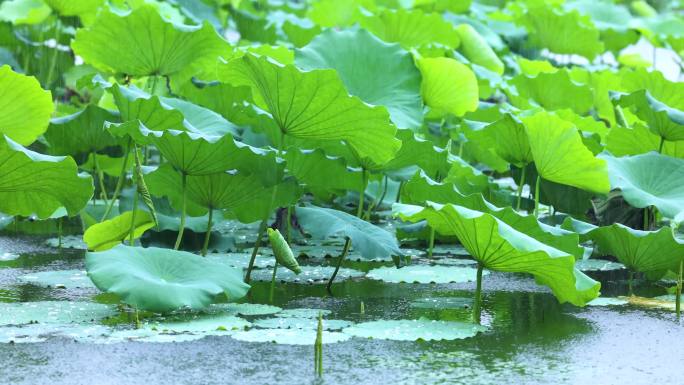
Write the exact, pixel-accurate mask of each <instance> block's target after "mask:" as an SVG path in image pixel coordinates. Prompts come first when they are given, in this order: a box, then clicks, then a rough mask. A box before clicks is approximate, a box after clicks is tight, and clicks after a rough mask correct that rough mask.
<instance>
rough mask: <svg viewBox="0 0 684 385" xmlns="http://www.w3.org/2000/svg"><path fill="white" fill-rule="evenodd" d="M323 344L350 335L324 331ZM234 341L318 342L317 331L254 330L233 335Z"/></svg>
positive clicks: (341, 339) (339, 340)
mask: <svg viewBox="0 0 684 385" xmlns="http://www.w3.org/2000/svg"><path fill="white" fill-rule="evenodd" d="M322 336H323V339H322V342H323V343H324V344H334V343H337V342H343V341H346V340H348V339H349V338H350V336H349V335H347V334H343V333H337V332H328V331H324V332H323V334H322ZM231 337H233V338H234V339H236V340H238V341H244V342H271V343H275V344H282V345H313V344H314V342H315V341H316V330H308V329H252V330H248V331H244V332H236V333H233V334H232V335H231Z"/></svg>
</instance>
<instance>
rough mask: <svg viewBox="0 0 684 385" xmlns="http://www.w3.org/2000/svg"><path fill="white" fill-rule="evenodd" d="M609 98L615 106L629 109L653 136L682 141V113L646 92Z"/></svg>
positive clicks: (683, 128) (683, 112)
mask: <svg viewBox="0 0 684 385" xmlns="http://www.w3.org/2000/svg"><path fill="white" fill-rule="evenodd" d="M611 96H612V98H613V102H614V103H615V104H616V105H620V106H622V107H631V109H632V111H634V113H635V114H636V115H637V116H638V117H639V119H641V120H643V121H644V122H646V123H647V126H648V128H649V129H650V130H651V131H652V132H653V133H654V134H656V135H658V136H660V137H662V138H664V139H665V140H670V141H677V140H684V111H682V110H679V109H676V108H674V107H671V106H668V105H667V104H665V103H663V102H661V101H659V100H658V99H656V98H654V97H653V95H651V94H650V93H649V92H648V91H647V90H639V91H635V92H632V93H631V94H623V93H612V94H611Z"/></svg>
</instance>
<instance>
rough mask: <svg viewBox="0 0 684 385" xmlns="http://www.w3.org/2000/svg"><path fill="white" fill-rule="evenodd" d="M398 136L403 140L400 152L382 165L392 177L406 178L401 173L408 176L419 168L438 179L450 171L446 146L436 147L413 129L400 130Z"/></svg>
mask: <svg viewBox="0 0 684 385" xmlns="http://www.w3.org/2000/svg"><path fill="white" fill-rule="evenodd" d="M397 138H399V139H400V140H401V148H400V149H399V152H397V155H396V156H395V157H394V159H392V160H391V161H389V163H386V164H384V165H383V166H382V170H384V171H385V172H387V173H388V174H389V175H390V177H393V178H397V177H398V178H399V179H404V178H402V177H401V174H408V176H407V177H406V178H408V177H411V176H412V175H413V174H415V173H416V171H417V169H418V168H420V169H421V170H423V171H425V172H426V173H427V174H428V175H432V176H434V177H435V178H438V179H441V178H443V177H444V176H445V175H447V174H448V173H449V167H450V166H449V161H448V159H449V151H448V150H447V149H446V148H439V147H436V146H435V145H434V143H433V142H431V141H429V140H425V139H421V138H420V137H419V136H418V135H417V134H415V133H414V132H413V131H411V130H398V131H397Z"/></svg>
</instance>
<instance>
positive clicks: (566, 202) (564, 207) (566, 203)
mask: <svg viewBox="0 0 684 385" xmlns="http://www.w3.org/2000/svg"><path fill="white" fill-rule="evenodd" d="M526 170H527V172H526V174H525V181H526V182H525V183H526V184H527V185H528V186H530V187H531V188H534V186H535V183H536V182H537V175H538V174H539V173H538V172H537V169H536V167H535V165H534V164H533V163H532V164H529V165H527V167H526ZM595 195H596V194H595V193H593V192H590V191H586V190H584V189H581V188H577V187H573V186H570V185H567V184H561V183H556V182H552V181H549V180H546V179H543V178H542V179H541V181H540V185H539V202H541V203H543V204H546V205H549V206H553V208H554V209H555V210H557V211H560V212H563V213H568V214H571V215H574V216H576V217H578V218H585V217H586V215H587V212H588V211H589V210H590V209H591V208H592V198H594V197H595Z"/></svg>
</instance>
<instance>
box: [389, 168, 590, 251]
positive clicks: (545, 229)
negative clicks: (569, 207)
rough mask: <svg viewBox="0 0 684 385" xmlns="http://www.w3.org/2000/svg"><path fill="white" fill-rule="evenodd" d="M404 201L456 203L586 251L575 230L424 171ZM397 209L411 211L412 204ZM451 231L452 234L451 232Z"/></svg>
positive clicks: (554, 244)
mask: <svg viewBox="0 0 684 385" xmlns="http://www.w3.org/2000/svg"><path fill="white" fill-rule="evenodd" d="M401 201H402V202H403V203H408V204H411V205H421V206H423V205H426V204H428V203H429V202H436V203H440V204H447V203H449V204H454V205H457V206H461V207H465V208H468V209H471V210H476V211H478V212H483V213H486V214H489V215H492V216H494V217H495V218H497V219H498V220H500V221H503V222H505V223H506V224H507V225H509V226H511V227H512V228H514V229H516V230H517V231H520V232H524V233H525V234H527V235H528V236H530V237H532V238H535V239H536V240H538V241H540V242H542V243H544V244H546V245H549V246H552V247H554V248H556V249H559V250H562V251H564V252H566V253H568V254H572V255H574V256H575V257H576V258H581V257H582V255H583V253H584V251H583V249H582V248H581V247H580V246H579V245H578V243H579V237H578V236H577V234H575V233H574V232H571V231H566V230H561V229H558V228H556V227H553V226H549V225H546V224H544V223H541V222H539V221H538V220H537V219H536V218H535V217H534V216H533V215H523V214H520V213H519V212H517V211H516V210H514V209H513V208H511V207H508V206H507V207H504V208H499V207H496V206H494V205H493V204H491V203H490V202H488V201H487V200H485V199H484V197H483V196H482V194H472V195H463V194H461V193H460V192H459V191H458V190H456V189H455V188H454V186H453V185H451V184H448V183H437V182H435V181H433V180H431V179H430V178H429V177H427V176H425V175H424V174H416V175H415V176H414V177H413V178H412V179H411V180H410V181H408V182H406V184H405V185H404V187H403V188H402V190H401ZM396 208H397V210H400V211H407V210H409V209H410V207H407V208H402V206H400V205H397V207H396ZM447 235H448V234H447Z"/></svg>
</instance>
